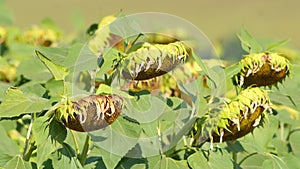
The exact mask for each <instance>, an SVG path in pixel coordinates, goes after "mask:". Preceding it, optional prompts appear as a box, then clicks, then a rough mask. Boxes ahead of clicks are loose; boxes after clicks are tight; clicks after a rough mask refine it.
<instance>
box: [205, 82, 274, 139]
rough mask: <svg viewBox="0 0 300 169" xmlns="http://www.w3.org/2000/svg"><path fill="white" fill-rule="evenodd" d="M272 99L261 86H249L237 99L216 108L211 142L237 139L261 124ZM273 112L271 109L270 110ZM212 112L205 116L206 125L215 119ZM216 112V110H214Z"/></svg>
mask: <svg viewBox="0 0 300 169" xmlns="http://www.w3.org/2000/svg"><path fill="white" fill-rule="evenodd" d="M270 105H271V103H270V100H269V98H268V95H267V92H266V91H263V90H261V89H259V88H247V89H245V90H243V91H242V92H241V93H240V94H239V95H238V96H237V97H236V98H235V99H233V100H231V101H229V102H226V103H225V104H222V105H221V106H219V108H218V109H217V110H216V109H215V110H216V112H217V115H216V119H217V123H216V124H215V125H213V126H215V128H213V129H212V132H213V133H212V134H210V136H209V137H210V139H209V140H210V141H211V142H223V141H229V140H235V139H237V138H240V137H242V136H244V135H246V134H248V133H249V132H252V131H253V130H254V128H255V127H257V126H259V125H260V124H261V121H262V119H263V118H264V117H265V111H267V110H269V111H270ZM270 112H271V111H270ZM210 113H212V112H208V114H207V115H206V117H205V125H209V123H211V122H212V121H213V120H212V119H211V117H210ZM214 113H215V112H214Z"/></svg>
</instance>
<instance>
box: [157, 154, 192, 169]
mask: <svg viewBox="0 0 300 169" xmlns="http://www.w3.org/2000/svg"><path fill="white" fill-rule="evenodd" d="M153 168H172V169H182V168H188V164H187V162H186V161H185V160H180V161H177V160H174V159H172V158H170V157H165V156H163V157H162V159H161V160H160V161H158V162H157V164H156V165H155V166H154V167H153Z"/></svg>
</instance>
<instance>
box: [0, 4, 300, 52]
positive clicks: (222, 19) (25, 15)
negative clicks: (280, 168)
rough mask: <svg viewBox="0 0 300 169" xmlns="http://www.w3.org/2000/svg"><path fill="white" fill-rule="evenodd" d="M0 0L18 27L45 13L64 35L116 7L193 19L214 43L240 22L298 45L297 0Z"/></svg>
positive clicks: (237, 28)
mask: <svg viewBox="0 0 300 169" xmlns="http://www.w3.org/2000/svg"><path fill="white" fill-rule="evenodd" d="M2 1H3V2H4V3H5V5H6V7H7V8H8V9H10V12H11V13H12V14H13V24H14V25H16V26H18V27H20V28H28V27H30V26H31V25H33V24H38V23H39V22H40V21H41V20H42V19H43V18H45V17H48V18H51V19H52V20H53V21H54V22H55V23H56V24H57V25H58V26H59V27H60V28H62V30H63V31H64V32H65V33H67V34H68V33H71V32H73V31H76V30H78V29H80V28H83V27H84V26H85V27H88V26H89V25H91V24H92V23H95V22H99V21H100V19H101V18H102V17H103V16H106V15H111V14H118V13H119V12H120V11H123V12H124V13H125V14H131V13H137V12H165V13H170V14H173V15H177V16H179V17H182V18H185V19H186V20H188V21H190V22H192V23H193V24H195V25H196V26H197V27H198V28H199V29H201V30H202V31H203V32H204V33H205V34H206V35H207V36H208V37H209V39H211V40H212V41H213V43H215V44H229V43H228V41H229V42H230V43H235V42H234V39H232V38H233V37H235V36H233V35H235V34H237V33H239V31H240V29H241V27H242V25H244V26H245V27H246V28H247V29H248V30H249V32H251V34H253V35H254V36H256V37H260V38H270V37H272V40H282V39H290V43H289V45H290V46H291V47H293V48H298V49H299V48H300V33H298V30H299V29H300V22H299V16H300V11H299V9H298V8H299V5H300V1H297V0H288V1H284V0H272V1H271V0H266V1H258V0H253V1H237V0H227V1H218V0H210V1H208V0H204V1H195V0H185V1H182V0H181V1H179V0H173V1H159V0H150V1H139V0H128V1H124V0H121V1H110V0H89V1H82V0H63V1H61V0H51V1H44V0H42V1H41V0H27V1H19V0H6V1H4V0H2ZM0 2H1V1H0ZM2 12H4V11H3V10H2ZM5 12H7V11H5ZM2 15H3V13H2ZM237 43H238V42H237Z"/></svg>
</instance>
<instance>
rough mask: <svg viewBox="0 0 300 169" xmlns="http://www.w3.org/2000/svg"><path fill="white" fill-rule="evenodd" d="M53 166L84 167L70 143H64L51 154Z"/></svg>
mask: <svg viewBox="0 0 300 169" xmlns="http://www.w3.org/2000/svg"><path fill="white" fill-rule="evenodd" d="M51 160H52V166H53V168H78V169H81V168H83V167H82V166H81V164H80V162H79V161H78V159H77V158H76V155H75V151H74V149H73V148H72V147H70V145H68V144H65V143H63V144H62V147H61V148H59V149H58V150H57V151H56V152H55V153H52V154H51Z"/></svg>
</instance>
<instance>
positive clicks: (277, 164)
mask: <svg viewBox="0 0 300 169" xmlns="http://www.w3.org/2000/svg"><path fill="white" fill-rule="evenodd" d="M266 156H268V157H269V159H267V160H265V161H264V162H263V164H262V168H263V169H289V167H288V166H287V164H285V162H284V161H283V160H282V159H281V158H280V157H278V156H276V155H273V154H266Z"/></svg>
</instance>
